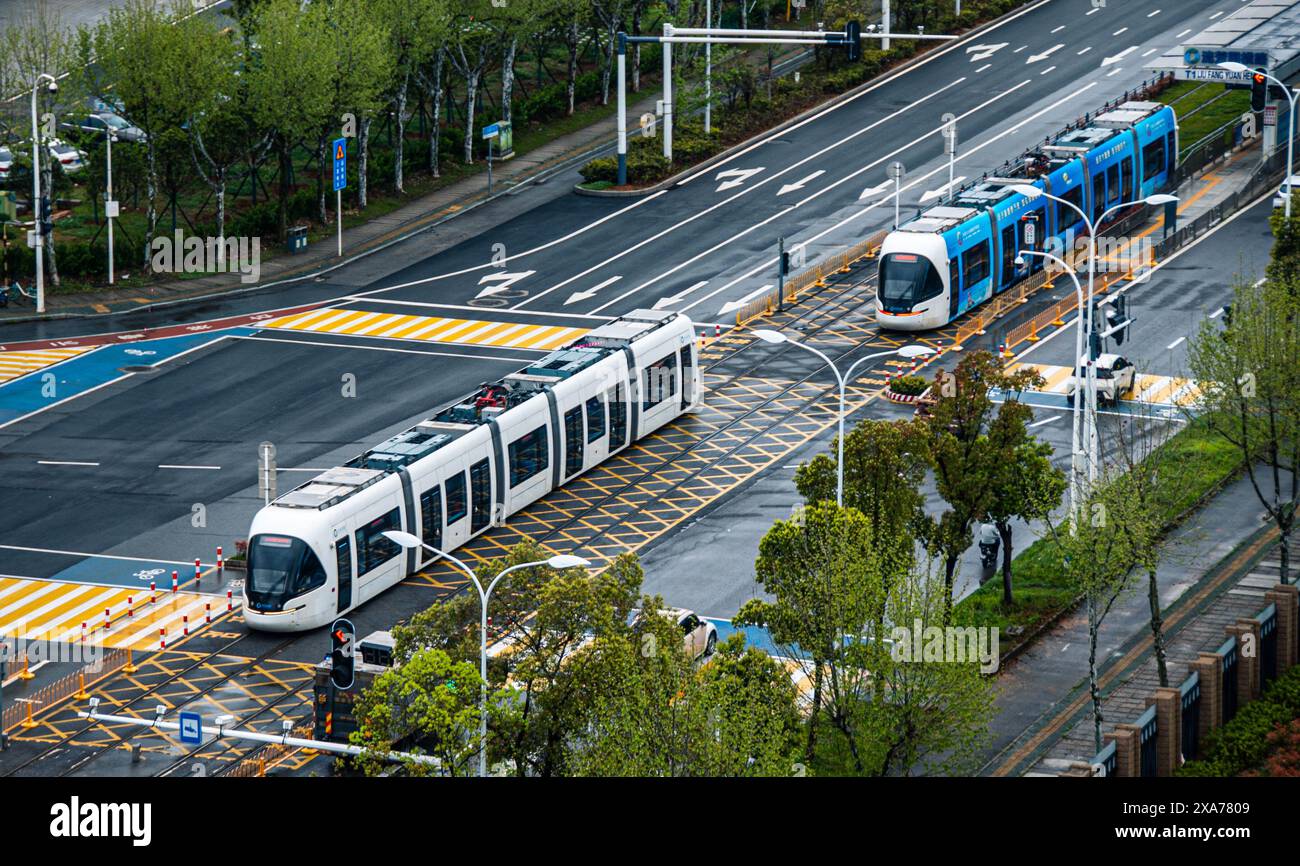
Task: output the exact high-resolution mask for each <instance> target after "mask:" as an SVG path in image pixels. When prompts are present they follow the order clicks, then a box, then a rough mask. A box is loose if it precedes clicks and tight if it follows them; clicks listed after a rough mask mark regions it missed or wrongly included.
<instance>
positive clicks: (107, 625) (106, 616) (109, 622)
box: [104, 607, 112, 631]
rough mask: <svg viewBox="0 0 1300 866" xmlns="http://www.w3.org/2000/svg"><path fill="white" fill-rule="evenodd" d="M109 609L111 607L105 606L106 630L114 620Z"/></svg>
mask: <svg viewBox="0 0 1300 866" xmlns="http://www.w3.org/2000/svg"><path fill="white" fill-rule="evenodd" d="M109 610H110V608H107V607H106V608H104V631H108V629H109V626H110V624H111V623H112V620H111V619H110V618H109Z"/></svg>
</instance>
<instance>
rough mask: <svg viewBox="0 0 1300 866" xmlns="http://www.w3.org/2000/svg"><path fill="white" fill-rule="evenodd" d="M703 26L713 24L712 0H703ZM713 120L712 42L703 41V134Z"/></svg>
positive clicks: (706, 133)
mask: <svg viewBox="0 0 1300 866" xmlns="http://www.w3.org/2000/svg"><path fill="white" fill-rule="evenodd" d="M704 26H705V28H710V27H712V26H713V0H704ZM712 121H713V43H712V42H706V43H704V134H705V135H708V134H709V130H710V129H712Z"/></svg>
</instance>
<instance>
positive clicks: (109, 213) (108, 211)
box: [104, 130, 117, 286]
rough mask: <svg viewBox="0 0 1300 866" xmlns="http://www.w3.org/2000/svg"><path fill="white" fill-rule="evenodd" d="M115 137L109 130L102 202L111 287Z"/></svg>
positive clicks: (114, 203)
mask: <svg viewBox="0 0 1300 866" xmlns="http://www.w3.org/2000/svg"><path fill="white" fill-rule="evenodd" d="M116 140H117V136H115V135H113V132H112V130H109V132H108V137H107V140H106V141H105V146H106V147H107V148H108V198H106V199H105V200H104V212H105V213H104V215H105V217H106V218H107V219H108V284H109V285H110V286H111V285H113V217H115V216H116V215H117V214H116V213H114V212H113V210H114V207H115V205H116V204H117V202H115V201H113V142H114V141H116Z"/></svg>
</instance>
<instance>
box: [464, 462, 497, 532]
mask: <svg viewBox="0 0 1300 866" xmlns="http://www.w3.org/2000/svg"><path fill="white" fill-rule="evenodd" d="M469 487H470V496H471V498H472V499H473V503H472V505H473V512H474V513H473V516H472V517H471V518H470V521H469V531H470V532H478V531H479V530H480V529H484V528H486V527H487V525H488V524H489V523H491V522H492V467H491V464H490V463H489V462H488V461H487V460H480V461H479V462H477V463H475V464H474V465H473V466H471V467H470V468H469Z"/></svg>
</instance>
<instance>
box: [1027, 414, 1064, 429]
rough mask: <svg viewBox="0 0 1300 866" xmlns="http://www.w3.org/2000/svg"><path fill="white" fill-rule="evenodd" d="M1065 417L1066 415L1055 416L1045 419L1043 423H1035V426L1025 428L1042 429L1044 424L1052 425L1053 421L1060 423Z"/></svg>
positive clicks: (1030, 425)
mask: <svg viewBox="0 0 1300 866" xmlns="http://www.w3.org/2000/svg"><path fill="white" fill-rule="evenodd" d="M1063 417H1065V416H1064V415H1053V416H1052V417H1051V418H1044V419H1043V420H1042V421H1035V422H1034V423H1033V424H1026V425H1025V426H1026V427H1027V428H1029V427H1042V426H1043V425H1044V424H1051V423H1052V422H1053V421H1059V420H1061V419H1062V418H1063Z"/></svg>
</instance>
